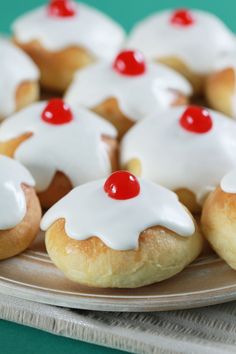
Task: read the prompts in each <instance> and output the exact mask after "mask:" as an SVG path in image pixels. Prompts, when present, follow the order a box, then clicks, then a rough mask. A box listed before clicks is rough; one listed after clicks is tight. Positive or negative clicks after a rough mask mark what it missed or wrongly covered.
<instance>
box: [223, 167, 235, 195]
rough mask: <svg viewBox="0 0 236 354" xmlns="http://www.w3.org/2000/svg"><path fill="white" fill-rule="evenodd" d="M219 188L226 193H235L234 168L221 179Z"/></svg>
mask: <svg viewBox="0 0 236 354" xmlns="http://www.w3.org/2000/svg"><path fill="white" fill-rule="evenodd" d="M220 187H221V189H222V190H223V191H224V192H226V193H236V168H235V169H233V170H232V171H230V172H229V173H227V174H226V175H225V176H224V177H223V178H222V180H221V182H220Z"/></svg>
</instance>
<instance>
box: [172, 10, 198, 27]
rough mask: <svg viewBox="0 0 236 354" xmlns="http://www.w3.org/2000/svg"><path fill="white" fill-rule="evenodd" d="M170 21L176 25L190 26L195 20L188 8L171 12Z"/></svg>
mask: <svg viewBox="0 0 236 354" xmlns="http://www.w3.org/2000/svg"><path fill="white" fill-rule="evenodd" d="M170 22H171V23H172V24H173V25H177V26H191V25H192V24H193V23H194V22H195V21H194V18H193V16H192V14H191V12H190V11H189V10H186V9H178V10H176V11H174V12H173V13H172V16H171V18H170Z"/></svg>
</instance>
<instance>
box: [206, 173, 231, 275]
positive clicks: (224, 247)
mask: <svg viewBox="0 0 236 354" xmlns="http://www.w3.org/2000/svg"><path fill="white" fill-rule="evenodd" d="M201 225H202V231H203V233H204V235H205V237H206V239H207V240H208V241H209V243H210V244H211V246H212V248H213V249H214V250H215V251H216V253H217V254H218V255H219V256H220V257H221V258H223V259H224V260H225V261H226V262H227V263H228V265H229V266H230V267H232V268H233V269H235V270H236V239H235V234H236V169H234V170H232V171H231V172H229V173H228V174H226V175H225V176H224V177H223V179H222V180H221V183H220V185H219V186H218V187H217V188H216V189H215V191H214V192H212V193H211V194H210V195H209V197H208V198H207V199H206V202H205V204H204V206H203V211H202V218H201Z"/></svg>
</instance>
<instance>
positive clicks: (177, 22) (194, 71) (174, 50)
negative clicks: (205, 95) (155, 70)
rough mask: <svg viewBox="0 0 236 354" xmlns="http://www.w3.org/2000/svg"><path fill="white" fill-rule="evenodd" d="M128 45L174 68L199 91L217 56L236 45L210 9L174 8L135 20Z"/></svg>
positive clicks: (230, 33) (231, 34)
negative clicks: (208, 10)
mask: <svg viewBox="0 0 236 354" xmlns="http://www.w3.org/2000/svg"><path fill="white" fill-rule="evenodd" d="M127 46H128V47H129V48H137V49H140V50H141V51H142V52H143V53H144V55H146V56H147V58H150V59H151V60H155V61H156V60H158V61H160V62H162V63H164V64H166V65H169V66H171V67H172V68H174V69H176V70H177V71H179V72H180V73H181V74H183V75H184V76H186V77H187V78H188V79H189V81H190V82H191V83H192V85H193V87H194V89H195V93H196V94H200V93H202V91H203V87H204V82H205V78H206V76H207V75H208V74H209V73H210V72H212V70H213V65H214V63H215V61H216V58H217V57H218V56H219V54H221V53H222V52H230V51H231V50H233V49H234V48H235V38H234V34H233V33H232V32H231V31H230V30H229V29H228V28H227V27H226V26H225V25H224V23H223V22H222V21H221V20H220V19H219V18H217V17H216V16H215V15H213V14H211V13H208V12H205V11H200V10H188V9H176V10H166V11H163V12H158V13H155V14H153V15H151V16H149V17H147V18H146V19H144V20H143V21H141V22H140V23H138V24H137V25H136V26H135V27H134V29H133V31H131V34H130V37H129V39H128V41H127Z"/></svg>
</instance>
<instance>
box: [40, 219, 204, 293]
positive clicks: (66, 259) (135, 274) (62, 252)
mask: <svg viewBox="0 0 236 354" xmlns="http://www.w3.org/2000/svg"><path fill="white" fill-rule="evenodd" d="M78 217H79V216H78ZM195 227H196V231H195V233H194V235H193V236H190V237H181V236H179V235H177V234H175V233H174V232H172V231H170V230H167V229H165V228H163V227H159V226H156V227H152V228H149V229H147V230H145V231H143V232H142V233H141V235H140V239H139V240H140V241H139V248H138V249H137V250H129V251H117V250H113V249H111V248H109V247H107V246H106V245H105V244H104V243H103V242H102V241H101V240H100V239H99V238H97V237H91V238H89V239H87V240H84V241H78V240H74V239H72V238H70V237H68V236H67V234H66V232H65V221H64V219H60V220H57V221H56V222H55V223H54V224H53V225H52V226H51V227H50V228H49V229H48V231H47V232H46V247H47V251H48V253H49V256H50V258H51V259H52V261H53V262H54V263H55V264H56V266H57V267H58V268H59V269H60V270H62V271H63V272H64V273H65V275H66V276H67V277H68V278H69V279H71V280H73V281H75V282H78V283H80V284H85V285H88V286H92V287H101V288H107V287H108V288H115V287H117V288H136V287H140V286H144V285H148V284H152V283H155V282H159V281H162V280H164V279H167V278H170V277H172V276H173V275H175V274H177V273H179V272H180V271H182V270H183V269H184V268H185V267H186V266H187V265H188V264H189V263H191V262H192V261H193V260H194V259H195V258H196V257H197V256H198V255H199V254H200V252H201V251H202V247H203V239H202V236H201V234H200V233H199V231H198V228H197V225H196V223H195Z"/></svg>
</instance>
